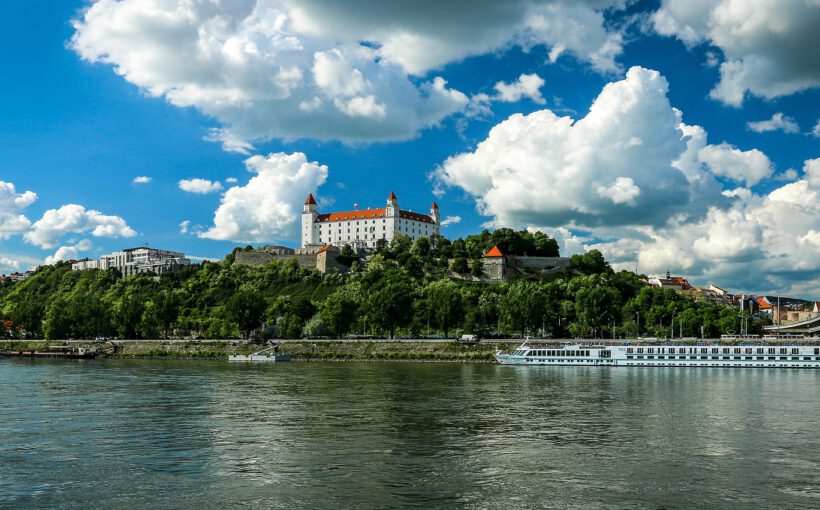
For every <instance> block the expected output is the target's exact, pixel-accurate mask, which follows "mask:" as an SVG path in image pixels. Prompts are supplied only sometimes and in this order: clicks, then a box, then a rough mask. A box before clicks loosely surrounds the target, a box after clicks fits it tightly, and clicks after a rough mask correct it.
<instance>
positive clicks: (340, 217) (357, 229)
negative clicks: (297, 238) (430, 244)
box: [302, 192, 441, 250]
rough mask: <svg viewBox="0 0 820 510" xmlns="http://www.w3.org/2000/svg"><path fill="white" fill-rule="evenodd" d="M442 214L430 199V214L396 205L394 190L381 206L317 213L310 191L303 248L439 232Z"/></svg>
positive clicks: (369, 244) (363, 244) (368, 244)
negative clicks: (431, 204)
mask: <svg viewBox="0 0 820 510" xmlns="http://www.w3.org/2000/svg"><path fill="white" fill-rule="evenodd" d="M440 228H441V216H440V214H439V210H438V205H437V204H436V203H435V202H433V206H432V207H431V208H430V214H429V215H427V214H420V213H416V212H412V211H406V210H402V209H400V208H399V200H398V199H397V198H396V194H395V193H392V192H391V193H390V196H389V197H388V198H387V206H386V207H384V208H381V209H362V210H355V211H345V212H333V213H324V214H320V213H319V207H318V205H317V204H316V200H315V199H314V198H313V194H312V193H311V194H309V195H308V197H307V199H306V200H305V205H304V208H303V210H302V248H303V249H311V248H318V247H321V246H325V245H336V246H341V245H344V244H348V245H350V246H351V247H352V248H354V249H357V250H359V249H365V248H371V249H372V248H375V247H376V243H377V242H378V240H379V239H384V240H385V241H387V242H388V243H389V242H390V241H392V240H393V238H394V237H395V236H396V235H398V234H402V235H406V236H408V237H410V238H411V239H414V240H415V239H418V238H420V237H429V236H431V235H433V234H438V233H439V230H440Z"/></svg>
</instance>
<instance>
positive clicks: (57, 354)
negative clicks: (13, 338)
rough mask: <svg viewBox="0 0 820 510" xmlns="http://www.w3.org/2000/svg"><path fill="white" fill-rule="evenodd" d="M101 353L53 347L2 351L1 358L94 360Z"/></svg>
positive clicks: (74, 348) (92, 350) (77, 348)
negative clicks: (40, 349)
mask: <svg viewBox="0 0 820 510" xmlns="http://www.w3.org/2000/svg"><path fill="white" fill-rule="evenodd" d="M98 354H99V353H98V352H97V350H96V349H87V348H85V347H64V346H58V347H51V348H49V349H46V350H42V351H38V350H14V349H3V350H0V356H3V357H6V358H64V359H94V358H96V357H97V355H98Z"/></svg>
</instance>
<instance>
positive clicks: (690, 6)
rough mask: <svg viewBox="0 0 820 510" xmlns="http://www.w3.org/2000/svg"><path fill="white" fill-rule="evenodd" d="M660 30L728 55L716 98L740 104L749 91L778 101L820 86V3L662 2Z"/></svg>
mask: <svg viewBox="0 0 820 510" xmlns="http://www.w3.org/2000/svg"><path fill="white" fill-rule="evenodd" d="M652 21H653V25H654V28H655V30H656V31H657V32H658V33H660V34H662V35H667V36H673V37H677V38H678V39H680V40H681V41H683V42H684V43H686V44H687V45H689V46H694V45H697V44H700V43H702V42H708V43H709V44H711V45H713V46H716V47H717V48H719V49H720V50H721V52H722V53H723V56H724V60H723V62H722V63H721V64H720V82H719V83H718V84H717V86H715V88H714V89H713V90H712V92H711V96H712V97H713V98H715V99H718V100H720V101H722V102H723V103H725V104H728V105H732V106H740V105H741V104H742V103H743V100H744V97H745V96H746V94H747V93H748V94H752V95H755V96H759V97H763V98H766V99H773V98H776V97H780V96H785V95H789V94H793V93H795V92H799V91H801V90H806V89H809V88H814V87H818V86H820V67H819V66H818V65H817V62H820V33H819V32H818V31H817V27H818V26H820V2H817V1H815V0H805V1H804V0H795V1H785V2H779V1H773V0H697V1H692V0H663V1H662V3H661V7H660V9H658V11H656V12H655V13H654V14H653V15H652Z"/></svg>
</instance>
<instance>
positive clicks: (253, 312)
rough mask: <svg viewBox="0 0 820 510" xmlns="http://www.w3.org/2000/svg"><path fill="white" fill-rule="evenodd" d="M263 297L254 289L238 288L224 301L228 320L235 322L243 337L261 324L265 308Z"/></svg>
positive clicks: (246, 336) (247, 335) (265, 303)
mask: <svg viewBox="0 0 820 510" xmlns="http://www.w3.org/2000/svg"><path fill="white" fill-rule="evenodd" d="M267 306H268V305H267V302H266V301H265V298H264V297H263V296H262V295H261V294H260V293H259V292H258V291H255V290H250V289H240V290H238V291H237V292H236V293H235V294H234V295H233V296H232V297H231V298H230V299H228V301H227V302H226V303H225V312H226V313H227V316H228V320H230V321H232V322H234V323H236V325H237V326H238V327H239V332H240V333H241V334H242V337H243V338H246V339H247V338H249V337H250V334H251V332H252V331H253V330H255V329H257V328H258V327H260V326H261V325H262V318H263V317H264V315H265V310H266V308H267Z"/></svg>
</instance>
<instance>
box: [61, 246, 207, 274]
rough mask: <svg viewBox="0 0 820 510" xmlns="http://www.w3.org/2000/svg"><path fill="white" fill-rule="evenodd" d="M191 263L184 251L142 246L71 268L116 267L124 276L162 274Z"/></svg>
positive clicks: (103, 256)
mask: <svg viewBox="0 0 820 510" xmlns="http://www.w3.org/2000/svg"><path fill="white" fill-rule="evenodd" d="M190 263H191V261H190V260H189V259H187V258H185V254H184V253H181V252H178V251H171V250H159V249H157V248H148V247H147V246H142V247H138V248H126V249H124V250H122V251H116V252H114V253H109V254H107V255H102V256H100V258H99V260H91V259H85V260H80V261H77V262H74V263H73V264H71V269H74V270H82V269H102V270H103V271H105V270H106V269H108V268H111V267H114V268H117V269H119V270H120V272H121V273H122V275H123V276H130V275H134V274H139V273H153V274H156V275H161V274H163V273H168V272H171V271H176V270H177V269H179V268H181V267H183V266H187V265H189V264H190Z"/></svg>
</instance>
